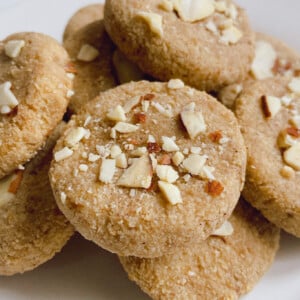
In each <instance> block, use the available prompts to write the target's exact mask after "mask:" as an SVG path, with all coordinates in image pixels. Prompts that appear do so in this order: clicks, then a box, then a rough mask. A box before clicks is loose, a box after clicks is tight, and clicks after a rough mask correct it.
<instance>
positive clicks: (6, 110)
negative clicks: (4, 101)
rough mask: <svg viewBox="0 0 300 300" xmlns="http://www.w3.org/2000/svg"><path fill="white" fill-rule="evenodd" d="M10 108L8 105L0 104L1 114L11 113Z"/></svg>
mask: <svg viewBox="0 0 300 300" xmlns="http://www.w3.org/2000/svg"><path fill="white" fill-rule="evenodd" d="M11 111H12V110H11V108H10V107H9V106H8V105H3V106H0V113H1V114H3V115H8V114H10V113H11Z"/></svg>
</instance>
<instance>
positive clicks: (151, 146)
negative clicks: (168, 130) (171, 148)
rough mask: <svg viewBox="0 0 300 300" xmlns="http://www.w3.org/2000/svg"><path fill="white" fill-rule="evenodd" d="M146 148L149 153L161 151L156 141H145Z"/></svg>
mask: <svg viewBox="0 0 300 300" xmlns="http://www.w3.org/2000/svg"><path fill="white" fill-rule="evenodd" d="M147 149H148V151H149V153H159V152H161V147H160V146H159V144H158V143H147Z"/></svg>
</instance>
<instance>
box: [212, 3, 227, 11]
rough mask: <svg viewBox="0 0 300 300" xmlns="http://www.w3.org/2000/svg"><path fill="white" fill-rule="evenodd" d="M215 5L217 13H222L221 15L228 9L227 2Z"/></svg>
mask: <svg viewBox="0 0 300 300" xmlns="http://www.w3.org/2000/svg"><path fill="white" fill-rule="evenodd" d="M214 5H215V9H216V11H217V12H220V13H223V12H225V11H226V9H227V5H226V2H225V1H216V2H215V3H214Z"/></svg>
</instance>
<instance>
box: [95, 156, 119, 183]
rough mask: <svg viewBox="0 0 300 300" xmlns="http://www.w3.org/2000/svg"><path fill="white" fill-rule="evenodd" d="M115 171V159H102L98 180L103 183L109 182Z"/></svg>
mask: <svg viewBox="0 0 300 300" xmlns="http://www.w3.org/2000/svg"><path fill="white" fill-rule="evenodd" d="M115 172H116V160H115V159H106V158H104V159H102V164H101V167H100V174H99V180H100V181H101V182H103V183H111V182H112V180H113V177H114V175H115Z"/></svg>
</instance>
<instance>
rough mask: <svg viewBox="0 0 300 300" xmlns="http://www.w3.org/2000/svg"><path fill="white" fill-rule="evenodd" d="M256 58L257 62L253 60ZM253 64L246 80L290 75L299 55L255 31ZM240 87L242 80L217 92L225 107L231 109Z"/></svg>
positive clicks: (295, 66) (298, 65)
mask: <svg viewBox="0 0 300 300" xmlns="http://www.w3.org/2000/svg"><path fill="white" fill-rule="evenodd" d="M256 60H257V62H255V61H256ZM264 62H266V63H264ZM253 65H254V67H253V68H252V70H251V71H250V72H249V74H248V76H247V78H246V80H262V79H266V78H270V77H274V76H282V75H291V74H293V72H294V73H295V72H297V70H299V69H300V56H299V54H298V53H297V52H296V51H295V50H294V49H291V48H290V47H289V46H287V45H286V44H284V43H283V42H282V41H280V40H278V39H276V38H274V37H272V36H269V35H267V34H264V33H259V32H257V33H256V54H255V58H254V60H253ZM259 70H260V71H259ZM242 89H243V83H242V82H240V83H236V84H233V85H229V86H227V87H225V88H223V89H222V90H221V91H220V92H219V93H218V99H219V100H220V101H221V102H222V103H223V104H224V105H225V106H226V107H228V108H230V109H233V106H234V103H235V100H236V98H237V97H238V96H239V94H240V93H241V91H242Z"/></svg>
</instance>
